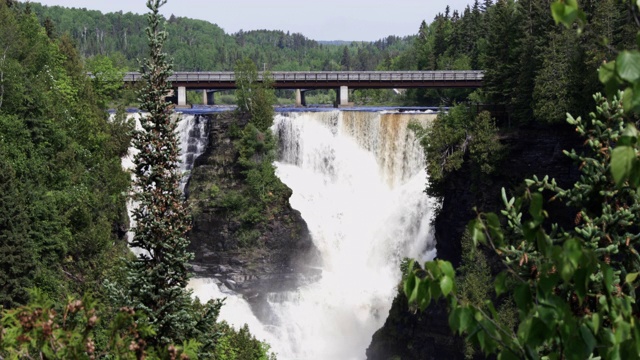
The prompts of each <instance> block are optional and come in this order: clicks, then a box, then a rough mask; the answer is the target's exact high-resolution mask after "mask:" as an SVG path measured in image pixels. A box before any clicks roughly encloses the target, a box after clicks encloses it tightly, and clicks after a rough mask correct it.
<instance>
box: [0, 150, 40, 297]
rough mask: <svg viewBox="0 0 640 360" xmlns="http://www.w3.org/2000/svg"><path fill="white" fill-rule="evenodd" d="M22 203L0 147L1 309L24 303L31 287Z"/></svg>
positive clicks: (29, 250)
mask: <svg viewBox="0 0 640 360" xmlns="http://www.w3.org/2000/svg"><path fill="white" fill-rule="evenodd" d="M0 145H2V143H1V142H0ZM22 201H23V199H22V196H20V192H19V189H18V186H17V181H16V177H15V171H14V169H13V168H12V166H11V164H10V163H9V162H8V161H6V160H5V155H4V154H3V152H2V149H1V148H0V308H2V307H4V308H12V307H14V306H15V305H17V304H24V303H25V302H26V301H27V299H28V294H27V289H28V288H29V287H31V286H33V283H32V281H31V279H32V278H33V272H34V270H35V269H34V268H35V266H34V263H35V259H34V256H33V253H34V252H35V249H34V246H33V243H32V241H31V239H30V238H29V236H28V232H27V226H28V225H27V224H28V218H27V216H26V214H25V209H24V205H23V204H22Z"/></svg>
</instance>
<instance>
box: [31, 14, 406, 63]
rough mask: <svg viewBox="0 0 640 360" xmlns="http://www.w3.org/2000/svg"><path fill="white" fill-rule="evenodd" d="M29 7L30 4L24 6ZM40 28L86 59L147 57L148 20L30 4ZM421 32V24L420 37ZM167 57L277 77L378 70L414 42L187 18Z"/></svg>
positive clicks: (172, 36)
mask: <svg viewBox="0 0 640 360" xmlns="http://www.w3.org/2000/svg"><path fill="white" fill-rule="evenodd" d="M22 5H23V6H27V5H26V4H22ZM28 6H30V8H31V11H33V12H34V13H35V14H36V15H37V16H38V18H39V19H40V22H41V23H42V24H43V25H44V26H45V27H46V28H47V31H48V32H49V33H52V34H53V35H54V36H62V35H63V34H65V33H66V34H69V35H70V36H71V38H72V39H73V40H74V41H75V42H76V46H77V48H78V51H79V52H80V54H81V55H82V56H83V57H85V58H91V57H94V56H96V55H104V56H109V57H110V58H112V59H113V60H114V61H115V62H116V63H117V64H118V65H120V66H123V67H126V68H128V69H131V70H134V69H137V68H138V63H137V60H136V59H141V58H143V57H144V56H145V54H146V51H147V48H146V46H147V44H146V38H145V35H144V27H145V26H146V19H145V16H144V15H138V14H133V13H130V12H129V13H123V12H122V11H120V12H115V13H107V14H103V13H101V12H100V11H96V10H87V9H78V8H65V7H60V6H43V5H42V4H39V3H29V5H28ZM417 30H418V26H417V24H416V32H417ZM167 31H168V33H169V38H168V40H167V43H166V44H165V49H166V51H167V52H168V53H169V54H171V56H173V59H174V69H175V70H176V71H231V70H233V67H234V65H235V63H236V62H237V60H239V59H242V58H245V57H248V58H250V59H251V60H253V61H254V62H255V63H256V64H258V67H259V68H266V69H268V70H272V71H310V70H325V71H339V70H376V69H380V68H381V67H384V63H385V62H386V63H387V64H388V63H389V61H390V59H392V58H394V57H396V56H398V55H399V54H400V53H402V52H404V51H405V50H407V49H408V48H409V47H410V46H411V44H412V43H413V39H414V37H413V36H407V37H398V36H388V37H386V38H384V39H380V40H378V41H375V42H359V41H358V42H355V41H354V42H350V41H316V40H311V39H309V38H307V37H305V36H304V35H302V34H299V33H289V32H285V31H280V30H253V31H242V30H240V31H238V32H237V33H234V34H227V33H225V32H224V30H223V29H222V28H220V27H219V26H218V25H216V24H212V23H210V22H207V21H204V20H195V19H189V18H185V17H175V16H173V15H171V17H170V18H169V19H168V20H167Z"/></svg>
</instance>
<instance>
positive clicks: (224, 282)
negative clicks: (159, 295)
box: [186, 113, 317, 300]
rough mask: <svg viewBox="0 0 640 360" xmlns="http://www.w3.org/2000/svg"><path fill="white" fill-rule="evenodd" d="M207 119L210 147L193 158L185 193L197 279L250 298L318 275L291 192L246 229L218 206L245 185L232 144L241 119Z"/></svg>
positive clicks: (220, 116) (226, 116)
mask: <svg viewBox="0 0 640 360" xmlns="http://www.w3.org/2000/svg"><path fill="white" fill-rule="evenodd" d="M208 116H210V125H209V144H208V146H207V148H206V150H205V152H204V153H203V154H202V155H201V156H200V157H199V158H198V159H197V160H196V162H195V166H194V168H193V169H192V171H191V178H190V180H189V184H188V185H187V190H186V193H187V194H188V199H189V204H190V206H191V208H192V213H193V227H192V230H191V232H190V233H189V235H188V236H189V239H190V241H191V245H190V250H191V251H192V252H193V253H194V255H195V259H194V260H193V261H192V267H193V271H194V272H195V273H196V276H202V277H210V278H215V279H217V281H218V284H219V286H220V287H221V289H222V290H223V291H224V290H227V289H228V290H232V291H234V292H238V293H242V294H244V295H245V297H247V298H248V299H250V300H251V299H256V298H259V297H260V296H261V294H263V293H264V292H274V291H283V290H287V289H291V288H292V287H295V286H298V285H299V284H300V283H304V282H307V281H311V279H313V278H315V276H316V275H317V274H316V273H315V270H314V268H315V267H314V266H313V265H314V264H316V263H317V262H316V260H315V255H316V254H317V250H316V249H315V247H314V245H313V242H312V241H311V237H310V235H309V230H308V228H307V224H306V223H305V221H304V220H303V219H302V217H301V216H300V213H299V212H298V211H296V210H294V209H292V208H291V206H290V205H289V201H288V199H289V196H290V195H291V191H290V190H289V192H288V193H287V194H285V195H284V196H282V198H280V199H276V200H275V201H274V204H275V205H274V207H275V210H273V209H272V212H271V213H272V216H271V217H270V218H269V219H268V220H267V221H266V222H264V223H259V224H256V225H255V226H254V227H253V228H251V229H246V225H242V224H241V223H240V221H239V220H238V219H237V218H236V217H234V215H233V214H232V213H230V211H229V210H228V208H224V207H222V206H220V203H221V200H220V199H221V197H223V196H224V195H225V194H227V193H231V192H233V191H236V192H237V191H241V190H242V189H243V188H244V187H246V186H247V185H246V184H245V183H244V176H243V175H242V174H241V168H240V166H239V165H238V164H237V159H238V153H237V151H236V149H235V147H234V145H233V134H234V132H236V133H237V131H239V129H241V128H242V127H243V126H244V125H245V124H246V120H241V119H236V118H235V117H234V116H235V115H234V114H233V113H222V114H213V115H208ZM249 201H250V199H249ZM241 228H242V231H240V229H241ZM247 239H248V240H247Z"/></svg>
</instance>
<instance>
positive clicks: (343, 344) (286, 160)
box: [191, 110, 435, 359]
mask: <svg viewBox="0 0 640 360" xmlns="http://www.w3.org/2000/svg"><path fill="white" fill-rule="evenodd" d="M433 117H434V115H430V114H415V113H412V114H404V113H380V112H362V111H337V110H336V111H328V112H304V113H300V112H296V113H290V114H279V115H276V117H275V120H274V126H273V131H274V132H275V134H276V135H277V137H278V139H279V161H277V162H276V167H277V175H278V176H279V177H280V179H281V180H282V181H283V182H284V183H285V184H287V185H288V186H289V187H290V188H291V189H292V190H293V195H292V197H291V199H290V202H291V205H292V207H293V208H295V209H297V210H299V211H300V213H301V214H302V217H303V218H304V219H305V221H306V222H307V224H308V226H309V230H310V231H311V235H312V238H313V241H314V243H315V245H316V247H317V248H318V249H319V251H320V253H321V256H322V263H323V265H322V276H321V278H320V280H318V281H317V282H313V283H310V284H307V285H305V286H303V287H301V288H299V289H297V290H295V291H288V292H280V293H270V294H268V296H267V297H266V298H267V302H268V304H267V305H268V307H269V308H270V309H271V316H270V317H269V319H261V321H262V322H261V323H259V324H257V325H256V321H257V319H255V317H254V316H253V315H252V314H246V316H247V318H246V319H245V320H242V319H231V317H233V314H235V315H237V313H238V312H240V311H243V310H242V309H234V308H233V307H234V306H235V305H231V306H230V305H229V304H227V305H225V306H224V307H223V308H222V312H221V318H222V319H225V320H227V321H229V322H231V323H234V321H235V323H234V325H236V326H242V324H243V322H242V321H244V322H248V323H249V324H253V326H251V325H250V326H251V331H252V332H254V333H256V334H263V333H266V335H264V337H263V338H264V339H265V340H267V341H268V342H269V343H270V344H271V346H272V350H274V351H275V352H276V353H277V354H278V358H279V359H363V358H364V357H365V350H366V348H367V346H368V345H369V343H370V341H371V336H372V335H373V333H374V332H375V331H376V330H377V329H378V328H380V327H381V326H382V325H383V324H384V321H385V319H386V317H387V314H388V311H389V309H390V307H391V302H392V300H393V298H394V296H395V295H396V293H397V286H398V284H399V281H400V276H401V274H400V269H399V264H400V261H401V259H402V258H403V257H412V258H417V259H420V260H422V261H424V260H427V259H431V258H433V257H434V255H435V249H434V247H435V244H433V243H432V241H431V235H430V229H429V225H430V221H431V217H432V210H433V208H434V203H433V200H432V199H430V198H428V197H427V196H426V194H425V193H424V192H423V190H424V186H425V180H426V178H427V175H426V173H425V170H424V167H425V166H424V158H423V152H422V149H421V147H420V145H419V144H418V143H417V141H415V138H414V134H413V132H412V131H410V130H409V129H407V125H408V124H409V122H410V121H416V122H418V123H421V124H422V125H426V124H427V123H428V122H429V121H430V120H431V119H432V118H433ZM191 285H192V288H194V293H195V294H196V295H198V296H200V298H201V299H203V300H206V299H208V298H211V297H215V295H213V294H211V293H209V292H208V291H207V288H215V285H214V284H211V283H209V284H207V283H206V282H203V280H198V281H197V282H195V281H194V282H192V284H191ZM215 294H219V292H217V293H215ZM230 296H231V298H232V299H233V302H234V304H235V303H236V301H237V300H238V297H236V296H234V295H230ZM237 321H240V322H239V323H238V322H237Z"/></svg>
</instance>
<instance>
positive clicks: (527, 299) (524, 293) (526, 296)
mask: <svg viewBox="0 0 640 360" xmlns="http://www.w3.org/2000/svg"><path fill="white" fill-rule="evenodd" d="M513 299H514V300H515V302H516V306H517V307H518V309H519V310H520V311H522V312H524V313H526V312H528V311H529V308H531V289H529V284H527V283H524V284H521V285H519V286H518V287H517V288H516V290H515V292H514V296H513Z"/></svg>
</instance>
